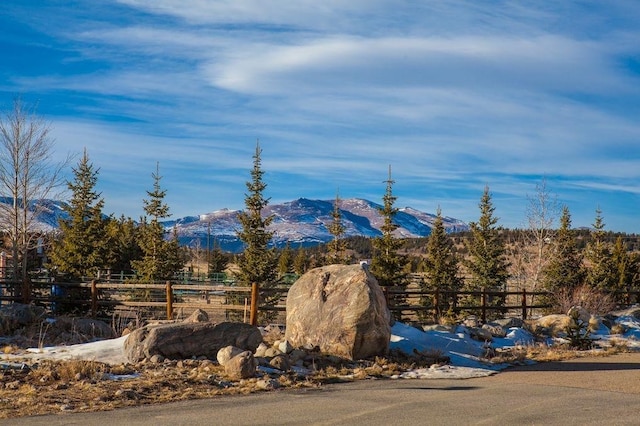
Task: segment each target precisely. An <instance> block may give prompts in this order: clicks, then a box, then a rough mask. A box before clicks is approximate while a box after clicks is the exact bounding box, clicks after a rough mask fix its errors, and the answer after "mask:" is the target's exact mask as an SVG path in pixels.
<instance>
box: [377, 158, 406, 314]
mask: <svg viewBox="0 0 640 426" xmlns="http://www.w3.org/2000/svg"><path fill="white" fill-rule="evenodd" d="M385 182H386V184H387V189H386V192H385V194H384V196H383V197H382V201H383V206H382V207H381V208H379V209H378V211H379V212H380V214H381V215H382V217H383V223H382V226H381V227H380V231H381V232H382V236H381V237H377V238H375V239H374V240H373V247H374V251H373V258H372V259H371V273H372V274H373V276H374V277H376V279H377V280H378V283H379V284H380V286H382V287H383V288H384V287H392V286H397V287H401V288H405V287H406V286H407V273H406V272H405V270H404V266H405V264H406V263H407V260H406V257H405V256H403V255H401V254H399V253H398V251H399V249H400V247H401V245H402V242H401V241H400V240H399V239H397V238H395V237H394V235H393V231H395V230H396V229H397V228H398V225H397V224H395V223H394V221H393V219H394V217H395V215H396V214H397V213H398V209H397V208H396V207H394V206H393V205H394V203H395V201H396V197H395V196H394V195H393V184H394V183H395V181H393V180H392V179H391V166H389V177H388V179H387V180H386V181H385ZM387 300H389V304H390V305H391V306H390V307H393V306H397V305H400V304H402V302H403V299H402V298H400V297H399V296H398V295H394V296H393V297H391V296H388V298H387ZM395 316H396V318H397V319H400V317H401V315H400V313H396V314H395Z"/></svg>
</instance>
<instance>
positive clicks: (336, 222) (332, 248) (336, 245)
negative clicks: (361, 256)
mask: <svg viewBox="0 0 640 426" xmlns="http://www.w3.org/2000/svg"><path fill="white" fill-rule="evenodd" d="M331 218H332V222H331V224H330V225H329V233H330V234H331V235H332V236H333V239H332V240H331V241H329V243H328V244H327V248H328V250H329V254H328V256H327V263H329V264H340V263H347V262H348V260H349V259H348V257H347V254H346V250H347V244H346V241H345V240H344V233H345V231H346V229H347V228H346V227H345V226H344V223H343V222H342V214H341V213H340V196H339V195H336V200H335V202H334V203H333V211H332V212H331Z"/></svg>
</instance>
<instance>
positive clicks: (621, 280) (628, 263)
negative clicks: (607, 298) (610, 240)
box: [611, 236, 637, 303]
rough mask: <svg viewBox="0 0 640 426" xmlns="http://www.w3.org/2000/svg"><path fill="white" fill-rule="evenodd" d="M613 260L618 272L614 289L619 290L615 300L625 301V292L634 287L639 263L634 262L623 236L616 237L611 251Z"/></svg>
mask: <svg viewBox="0 0 640 426" xmlns="http://www.w3.org/2000/svg"><path fill="white" fill-rule="evenodd" d="M611 260H612V263H613V265H614V267H615V273H616V282H615V286H614V288H613V290H615V291H617V292H618V293H617V294H616V295H615V300H616V301H617V302H618V303H624V302H625V295H624V294H623V292H624V291H629V290H631V288H632V287H633V281H634V275H635V273H636V271H637V265H635V264H634V258H633V257H632V256H631V255H630V254H629V252H628V251H627V248H626V247H625V244H624V241H623V240H622V237H621V236H618V238H616V243H615V245H614V246H613V250H612V252H611Z"/></svg>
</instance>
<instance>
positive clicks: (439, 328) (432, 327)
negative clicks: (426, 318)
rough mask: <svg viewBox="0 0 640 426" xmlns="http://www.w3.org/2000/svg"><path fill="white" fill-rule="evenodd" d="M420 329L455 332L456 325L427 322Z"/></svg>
mask: <svg viewBox="0 0 640 426" xmlns="http://www.w3.org/2000/svg"><path fill="white" fill-rule="evenodd" d="M422 331H444V332H446V333H455V331H456V325H442V324H428V325H423V326H422Z"/></svg>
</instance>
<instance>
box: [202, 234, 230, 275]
mask: <svg viewBox="0 0 640 426" xmlns="http://www.w3.org/2000/svg"><path fill="white" fill-rule="evenodd" d="M227 265H229V256H228V255H226V254H225V253H223V252H222V250H221V249H220V245H219V244H218V242H217V240H215V239H214V240H213V249H212V250H211V252H210V253H209V262H208V271H207V272H208V275H209V278H212V277H214V274H222V273H224V270H225V269H227Z"/></svg>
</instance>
